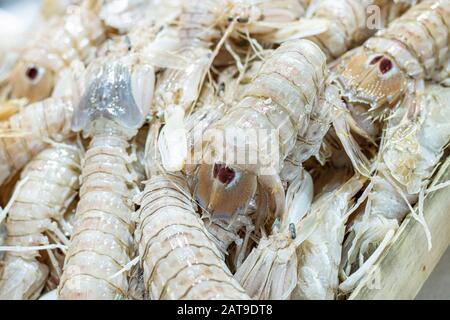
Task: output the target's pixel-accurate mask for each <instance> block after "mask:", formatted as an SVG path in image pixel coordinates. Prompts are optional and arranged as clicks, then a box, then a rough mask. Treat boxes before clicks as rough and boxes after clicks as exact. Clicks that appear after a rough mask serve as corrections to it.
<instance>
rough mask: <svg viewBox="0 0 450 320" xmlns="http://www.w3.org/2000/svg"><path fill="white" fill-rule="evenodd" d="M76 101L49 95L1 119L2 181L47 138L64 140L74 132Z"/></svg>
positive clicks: (28, 159) (0, 175)
mask: <svg viewBox="0 0 450 320" xmlns="http://www.w3.org/2000/svg"><path fill="white" fill-rule="evenodd" d="M72 104H73V103H72V101H71V100H70V99H66V98H60V99H53V98H48V99H46V100H43V101H40V102H36V103H33V104H31V105H29V106H27V107H26V108H23V109H22V110H21V111H20V112H18V113H16V114H15V115H13V116H11V117H10V118H9V119H8V120H7V121H5V122H3V123H0V185H1V184H3V183H4V182H5V181H6V180H8V179H9V178H10V177H11V176H13V175H14V173H16V172H18V171H19V170H20V169H22V168H23V166H25V165H26V164H27V163H28V162H29V161H30V160H31V158H32V157H33V156H34V155H36V154H37V153H38V152H39V151H41V150H43V149H44V148H45V147H46V145H47V143H46V141H45V140H46V138H48V139H51V140H56V141H62V140H64V139H65V138H67V137H69V136H70V135H71V134H72V132H71V130H70V121H71V120H72V112H73V105H72Z"/></svg>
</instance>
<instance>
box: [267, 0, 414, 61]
mask: <svg viewBox="0 0 450 320" xmlns="http://www.w3.org/2000/svg"><path fill="white" fill-rule="evenodd" d="M405 7H407V6H406V5H401V6H400V5H396V4H394V3H393V2H392V0H375V1H373V0H363V1H354V0H336V1H334V0H313V1H311V4H310V6H309V7H308V10H307V12H306V15H305V17H304V18H303V19H301V21H299V22H298V24H297V25H295V24H293V25H291V26H287V27H286V28H281V29H280V30H278V31H277V32H275V35H274V36H273V37H274V38H275V39H277V40H279V41H286V40H289V39H293V38H299V36H302V37H304V35H305V34H306V38H307V39H309V40H311V41H313V42H314V43H316V44H317V45H318V46H319V47H320V48H321V49H322V51H323V52H324V53H325V55H326V56H327V60H329V61H333V60H335V59H336V58H338V57H340V56H341V55H342V54H344V53H345V52H347V51H348V50H350V49H352V48H354V47H355V46H357V45H359V44H361V43H362V42H363V41H364V40H366V39H367V38H369V37H370V36H371V35H373V34H374V33H375V31H376V30H377V29H380V28H381V27H383V26H384V25H385V24H386V23H387V20H389V19H392V16H394V17H396V16H399V15H400V14H401V13H403V11H404V8H405ZM308 22H309V24H310V26H309V25H307V23H308ZM290 28H294V30H298V32H293V30H290ZM308 28H310V29H311V31H310V33H311V36H308V32H307V29H308Z"/></svg>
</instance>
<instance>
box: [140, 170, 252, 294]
mask: <svg viewBox="0 0 450 320" xmlns="http://www.w3.org/2000/svg"><path fill="white" fill-rule="evenodd" d="M140 205H141V208H140V209H139V211H138V215H139V220H138V221H139V222H138V227H137V231H136V233H137V235H136V237H137V241H139V252H140V257H141V261H142V266H143V269H144V283H145V287H146V289H147V292H148V293H149V296H150V298H151V299H201V300H205V299H208V300H209V299H233V300H241V299H248V296H247V295H246V294H245V291H244V289H242V287H241V286H240V285H239V283H238V282H237V281H236V280H234V279H233V276H232V274H231V273H230V271H229V270H228V268H227V266H226V265H225V262H224V261H223V256H222V254H221V252H220V251H219V250H218V249H217V248H216V246H215V244H214V242H213V240H212V237H211V235H210V234H209V232H208V231H207V230H206V228H205V226H204V223H203V221H202V220H201V219H200V217H199V216H198V215H197V213H196V212H195V210H194V206H193V203H192V200H191V196H190V191H189V188H188V187H187V183H186V181H185V178H184V177H182V176H181V175H180V174H160V175H155V176H152V177H151V178H150V180H149V181H148V182H146V186H145V190H144V192H143V193H142V195H141V199H140Z"/></svg>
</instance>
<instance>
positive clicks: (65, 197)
mask: <svg viewBox="0 0 450 320" xmlns="http://www.w3.org/2000/svg"><path fill="white" fill-rule="evenodd" d="M79 174H80V150H79V149H78V147H76V146H75V145H64V144H57V145H55V146H53V147H49V148H47V149H45V150H43V151H42V152H40V153H39V154H38V155H37V156H35V157H34V158H33V159H32V160H31V162H30V163H29V164H28V165H27V166H26V167H25V169H24V170H23V171H22V173H21V179H20V180H19V182H18V184H17V185H16V190H15V192H14V195H13V197H12V200H11V201H10V203H9V204H8V206H7V207H6V208H5V209H4V210H3V212H2V215H3V216H2V217H1V220H3V218H4V217H5V215H6V214H7V213H8V218H7V220H6V229H7V233H8V235H7V238H6V243H5V245H6V246H7V247H6V249H8V251H7V252H6V255H5V258H4V261H3V268H2V269H3V270H2V272H1V277H0V299H36V298H37V297H38V296H39V295H40V292H41V291H42V288H43V286H44V284H45V282H46V280H47V277H48V273H49V268H48V266H47V265H46V264H45V263H43V262H42V260H41V259H40V258H42V256H41V254H40V253H39V250H46V252H47V255H48V256H49V258H50V261H51V262H52V264H54V267H56V268H57V269H58V270H59V265H58V262H57V257H56V256H55V254H54V253H53V252H52V251H51V250H50V249H51V245H49V244H50V241H49V240H51V239H52V240H54V241H58V242H62V243H63V244H67V242H68V240H67V239H66V238H65V236H64V234H63V233H62V232H61V230H60V229H59V227H58V225H57V224H56V223H58V222H59V221H60V220H61V219H62V216H63V214H64V212H65V211H66V209H67V207H68V206H69V204H70V203H71V202H72V201H73V199H74V198H75V196H76V195H77V190H78V177H79ZM40 246H41V249H39V247H40ZM28 248H29V249H30V250H26V249H28ZM21 249H24V250H21ZM9 250H10V251H9ZM59 272H60V270H59Z"/></svg>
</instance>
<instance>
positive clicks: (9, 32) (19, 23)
mask: <svg viewBox="0 0 450 320" xmlns="http://www.w3.org/2000/svg"><path fill="white" fill-rule="evenodd" d="M50 1H61V2H64V0H50ZM41 3H42V0H0V50H9V49H11V48H14V47H16V46H18V45H20V44H21V43H22V42H23V41H27V35H26V31H27V30H28V29H29V28H30V26H31V25H32V23H33V21H34V20H35V19H36V18H37V17H38V14H39V9H40V6H41ZM1 55H2V53H1V52H0V56H1ZM417 299H419V300H424V299H446V300H450V250H447V252H446V253H445V254H444V256H443V257H442V259H441V261H440V262H439V264H438V265H437V267H436V268H435V270H434V271H433V273H432V274H431V276H430V277H429V278H428V280H427V282H426V283H425V285H424V286H423V288H422V290H421V292H420V293H419V295H418V296H417Z"/></svg>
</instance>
